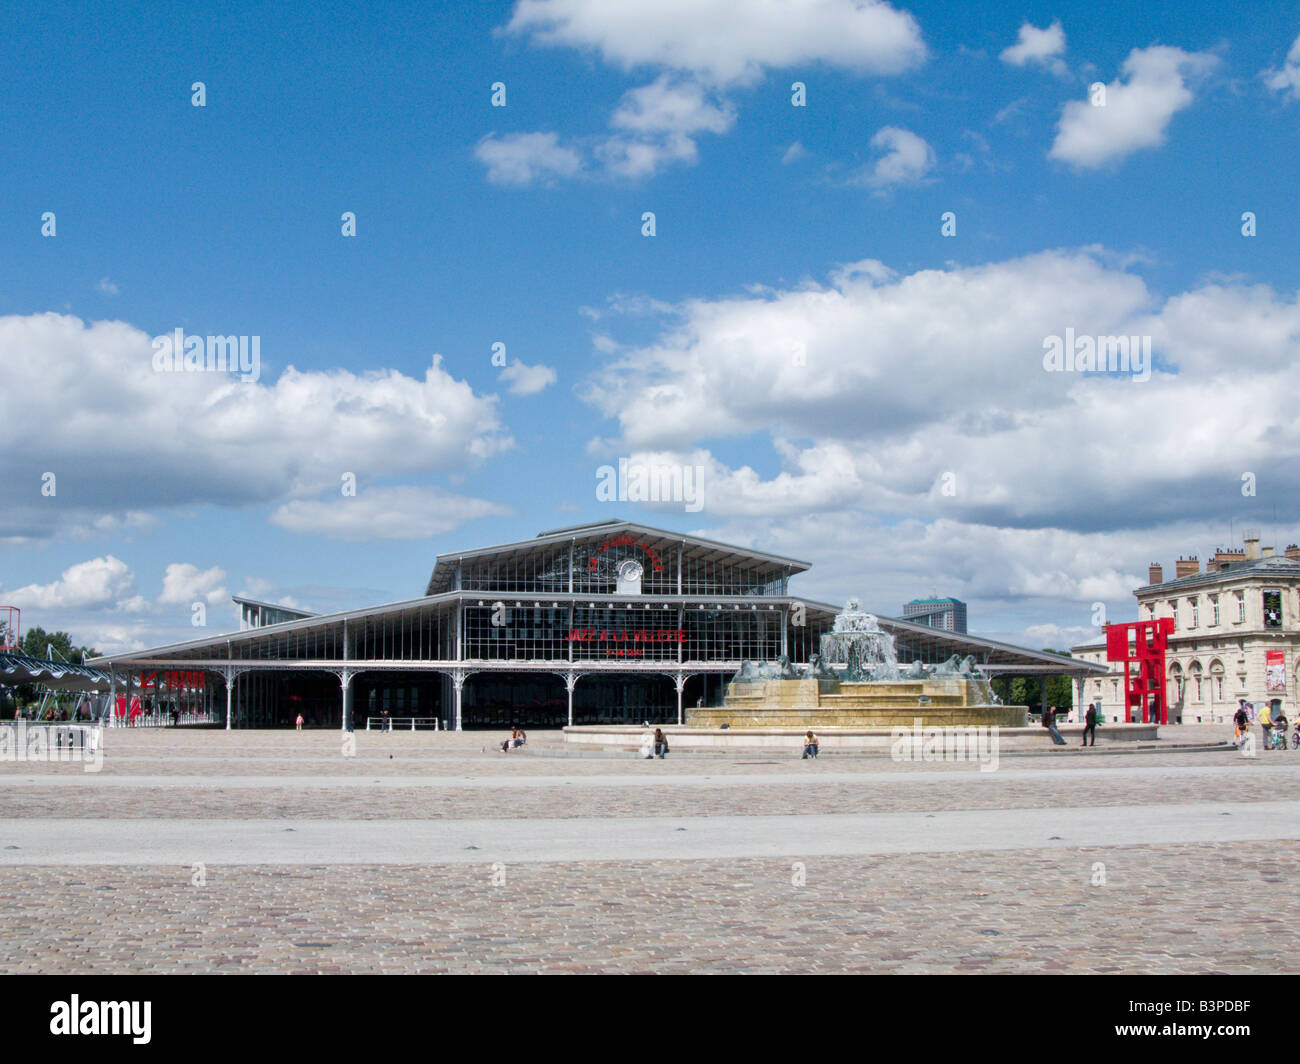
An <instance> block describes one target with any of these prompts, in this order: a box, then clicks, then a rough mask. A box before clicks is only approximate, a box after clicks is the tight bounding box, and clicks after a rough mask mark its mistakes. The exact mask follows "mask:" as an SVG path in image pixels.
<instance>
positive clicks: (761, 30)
mask: <svg viewBox="0 0 1300 1064" xmlns="http://www.w3.org/2000/svg"><path fill="white" fill-rule="evenodd" d="M507 30H508V31H509V32H512V33H517V34H530V35H531V36H532V37H533V39H534V40H536V41H538V42H540V43H542V44H549V45H563V46H567V47H571V48H581V49H595V50H596V51H598V52H599V53H600V54H601V56H602V57H603V58H604V60H605V61H606V62H608V63H612V64H614V65H617V66H620V67H623V68H625V69H629V68H632V67H636V66H642V65H649V66H659V67H664V68H667V69H670V70H677V71H687V72H690V73H691V74H693V75H695V76H696V77H698V78H700V79H702V80H706V81H709V82H711V83H713V84H727V83H732V82H748V83H753V82H755V81H757V80H758V79H759V78H760V77H761V76H762V74H763V72H764V70H766V69H774V68H782V69H783V68H789V67H795V66H800V65H807V64H812V63H825V64H827V65H830V66H834V67H838V68H840V69H844V70H849V71H853V72H858V73H868V74H898V73H902V72H903V71H906V70H911V69H913V68H914V67H916V66H918V65H920V64H921V63H922V62H923V61H924V59H925V44H924V43H923V41H922V39H921V31H920V28H919V27H918V26H917V23H916V20H915V19H914V18H913V17H912V16H911V15H910V14H908V13H907V12H905V11H899V10H897V9H896V8H894V7H891V6H890V5H889V4H886V3H883V2H880V0H619V2H618V3H609V2H607V0H520V2H519V4H518V5H517V6H516V7H515V11H514V15H513V17H512V18H511V20H510V23H509V26H508V27H507Z"/></svg>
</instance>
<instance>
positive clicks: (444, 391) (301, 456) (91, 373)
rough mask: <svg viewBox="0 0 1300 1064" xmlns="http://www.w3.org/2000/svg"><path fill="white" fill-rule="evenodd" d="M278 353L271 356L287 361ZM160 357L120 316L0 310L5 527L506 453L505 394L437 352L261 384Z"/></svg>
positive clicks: (91, 525)
mask: <svg viewBox="0 0 1300 1064" xmlns="http://www.w3.org/2000/svg"><path fill="white" fill-rule="evenodd" d="M268 347H269V345H268V344H266V343H264V344H263V346H262V356H263V358H264V359H266V358H269V357H275V356H276V355H279V356H280V357H283V358H285V359H286V361H287V358H288V356H289V355H290V354H291V353H288V352H286V353H280V352H276V351H275V350H274V349H273V348H271V349H268ZM152 356H153V349H152V346H151V342H150V337H149V335H148V334H147V333H145V332H143V331H141V330H140V329H137V328H135V327H134V326H131V325H129V324H127V323H125V322H113V321H105V322H95V323H92V324H89V325H88V324H86V323H84V322H82V321H81V320H80V319H78V318H75V317H71V316H68V315H61V314H33V315H28V316H16V315H10V316H6V317H0V375H2V376H3V379H4V381H5V386H4V387H3V388H2V389H0V423H3V424H4V425H5V426H6V433H7V436H6V438H7V440H8V443H7V445H6V455H5V462H4V463H2V464H0V492H2V493H3V497H4V498H5V500H6V506H5V508H4V511H3V513H2V514H0V536H10V537H22V538H27V539H39V538H44V537H48V536H49V535H51V534H53V532H54V530H55V529H56V528H57V529H59V530H63V529H65V528H67V527H69V526H71V527H74V528H80V529H83V530H84V531H85V533H86V534H94V533H95V532H96V531H100V532H104V531H112V530H113V529H114V528H120V527H122V526H123V525H125V526H127V527H143V525H142V518H141V517H140V514H141V513H142V512H143V511H147V510H150V509H157V508H160V507H179V506H185V505H192V504H198V503H209V504H215V505H224V506H243V505H250V504H265V503H280V502H284V501H286V500H288V499H292V498H301V497H310V496H314V495H317V494H319V493H320V492H322V491H325V490H328V489H330V488H333V489H335V490H337V488H338V485H339V483H340V476H341V474H342V473H343V472H345V471H346V472H351V473H354V474H356V476H357V477H358V478H364V477H366V476H400V475H403V474H427V473H431V472H439V471H452V470H461V469H464V468H465V467H467V466H473V465H476V464H477V463H479V462H481V461H483V460H485V459H487V458H490V457H492V456H494V455H497V454H500V453H502V452H503V451H504V450H506V449H508V448H509V447H510V446H512V441H511V439H510V437H509V434H508V433H507V432H505V431H504V429H503V427H502V425H501V422H500V419H499V416H498V411H497V405H498V400H497V399H496V398H495V397H493V396H480V395H477V394H475V392H474V390H473V389H472V388H471V387H470V386H469V385H468V384H467V383H465V382H464V381H461V380H457V379H455V378H454V377H452V376H451V375H450V374H449V373H448V372H447V371H446V370H445V369H444V368H443V366H442V363H441V359H440V358H439V357H438V356H434V358H433V360H432V364H431V365H430V366H429V368H428V369H427V370H426V371H425V373H424V376H423V377H422V378H413V377H408V376H406V375H405V374H402V373H398V372H396V371H393V370H386V371H375V372H370V373H365V374H361V375H357V374H353V373H350V372H346V371H342V370H335V371H300V370H297V369H295V368H293V366H292V365H290V366H288V368H286V369H285V370H284V371H283V372H282V373H281V374H280V375H279V378H278V379H276V380H275V381H274V382H270V381H268V380H266V379H263V380H262V381H259V382H255V383H242V382H240V381H239V380H238V379H237V378H234V377H231V376H227V375H224V374H218V373H205V372H156V371H155V370H154V367H153V361H152ZM88 455H93V456H94V460H93V461H88V460H87V456H88ZM47 472H48V473H53V474H54V475H55V480H54V484H55V486H56V490H55V492H54V494H52V495H42V490H41V489H42V484H43V482H44V481H43V474H45V473H47ZM105 522H107V523H105ZM144 524H147V520H145V521H144Z"/></svg>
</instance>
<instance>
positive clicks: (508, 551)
mask: <svg viewBox="0 0 1300 1064" xmlns="http://www.w3.org/2000/svg"><path fill="white" fill-rule="evenodd" d="M622 535H634V536H636V537H637V538H638V542H641V543H643V544H645V545H646V546H649V547H651V548H653V549H654V550H665V549H667V548H668V547H677V546H680V547H682V548H683V549H684V551H685V554H684V558H691V559H695V560H702V561H723V560H725V561H727V562H729V563H730V564H733V565H735V566H737V567H738V568H744V569H756V570H759V571H770V572H772V573H774V574H775V573H780V572H783V571H784V572H786V573H788V574H789V575H793V574H795V573H802V572H803V571H804V570H806V569H809V568H811V563H810V562H803V561H799V560H798V559H797V558H786V557H783V556H782V555H779V554H768V553H766V552H765V551H757V550H752V549H750V548H748V547H737V546H734V545H732V544H729V543H719V542H718V541H717V540H712V539H705V538H704V537H702V536H696V535H690V534H688V533H685V532H670V531H668V530H667V529H663V528H655V527H653V526H651V525H645V524H642V523H641V522H639V521H623V520H611V521H597V522H594V523H592V524H586V525H572V526H570V527H568V528H556V529H551V530H549V531H546V532H540V533H538V535H537V536H535V537H534V538H533V539H523V540H518V541H516V542H514V543H501V544H498V545H497V546H493V547H478V548H475V549H473V550H463V551H454V552H449V553H447V554H439V555H438V559H437V562H436V563H435V564H434V567H433V573H432V574H431V575H430V577H429V584H428V586H427V587H426V588H425V591H424V593H425V594H426V595H437V594H441V593H442V592H444V591H450V590H451V589H452V588H453V587H454V586H455V580H456V566H457V564H458V563H459V562H461V561H468V560H471V559H473V560H475V561H483V560H489V559H497V560H500V561H511V560H513V559H516V558H522V557H524V556H525V555H527V554H530V553H532V552H534V551H548V552H549V551H553V550H554V549H555V548H556V547H561V546H564V545H565V544H568V543H579V542H588V541H597V540H604V539H610V538H613V537H617V536H622Z"/></svg>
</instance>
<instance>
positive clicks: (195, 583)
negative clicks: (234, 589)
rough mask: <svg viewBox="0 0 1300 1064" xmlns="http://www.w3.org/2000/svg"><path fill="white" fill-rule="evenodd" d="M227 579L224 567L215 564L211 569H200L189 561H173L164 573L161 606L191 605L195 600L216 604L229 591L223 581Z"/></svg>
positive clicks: (160, 598)
mask: <svg viewBox="0 0 1300 1064" xmlns="http://www.w3.org/2000/svg"><path fill="white" fill-rule="evenodd" d="M225 579H226V572H225V570H224V569H219V568H217V567H216V566H215V565H214V566H213V567H212V568H211V569H203V570H200V569H199V568H198V566H195V565H191V564H190V563H189V562H173V563H172V564H171V565H169V566H167V570H166V572H165V573H163V588H162V594H160V595H159V596H158V604H159V605H160V606H189V605H191V604H192V603H195V602H206V603H207V604H208V605H209V606H215V605H217V604H218V603H220V602H222V601H224V600H225V598H226V597H227V594H228V592H227V591H226V588H225V586H224V585H223V584H222V581H223V580H225Z"/></svg>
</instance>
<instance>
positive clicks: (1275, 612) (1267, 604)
mask: <svg viewBox="0 0 1300 1064" xmlns="http://www.w3.org/2000/svg"><path fill="white" fill-rule="evenodd" d="M1264 627H1265V628H1281V627H1282V592H1281V591H1278V590H1276V589H1271V590H1268V591H1265V592H1264Z"/></svg>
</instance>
